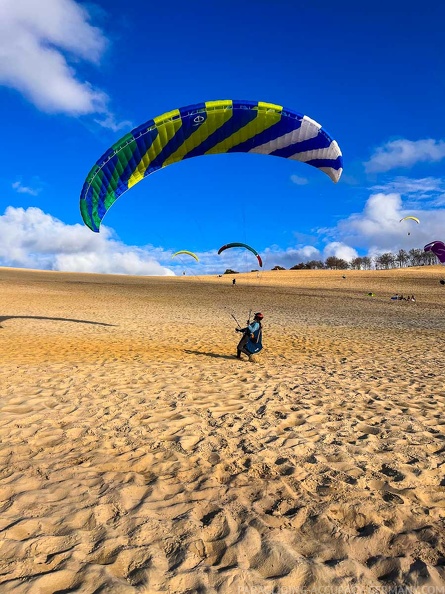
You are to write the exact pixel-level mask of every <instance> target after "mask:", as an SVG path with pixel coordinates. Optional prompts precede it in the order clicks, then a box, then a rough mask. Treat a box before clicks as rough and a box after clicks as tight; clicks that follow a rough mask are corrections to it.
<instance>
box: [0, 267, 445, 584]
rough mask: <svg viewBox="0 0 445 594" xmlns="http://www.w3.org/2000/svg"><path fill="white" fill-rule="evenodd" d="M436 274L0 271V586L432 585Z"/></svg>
mask: <svg viewBox="0 0 445 594" xmlns="http://www.w3.org/2000/svg"><path fill="white" fill-rule="evenodd" d="M442 274H443V269H441V268H440V267H425V268H417V269H409V270H402V271H399V270H396V271H384V272H381V271H371V272H360V271H357V272H352V271H348V272H346V273H345V275H346V278H345V279H343V278H342V275H343V273H342V272H336V271H319V272H317V271H295V272H292V271H277V272H268V273H263V274H262V275H260V277H258V278H257V276H256V275H255V274H250V275H239V276H238V277H237V279H238V284H237V286H236V287H232V286H231V284H230V281H231V279H230V278H226V277H223V278H222V279H218V278H216V277H212V278H208V279H204V278H187V277H185V278H172V277H170V278H136V277H122V276H100V275H81V274H63V273H51V272H37V271H24V270H14V269H0V299H1V301H0V303H1V311H0V357H1V366H0V409H1V417H0V418H1V423H0V592H1V593H2V594H3V593H10V592H11V593H12V592H13V593H23V592H31V593H34V592H36V593H42V594H49V593H55V592H71V591H73V592H74V591H77V592H82V593H93V592H94V593H98V592H115V593H130V592H150V593H151V592H153V593H154V592H172V593H173V592H177V593H185V592H189V593H192V592H193V593H195V592H196V593H197V592H224V593H233V592H235V593H238V592H246V593H247V592H251V593H252V594H254V593H257V592H286V593H287V592H291V591H292V592H297V591H304V589H306V590H309V591H310V590H312V591H314V592H316V591H318V592H320V591H321V588H322V587H325V588H329V590H324V591H325V592H326V591H329V592H335V591H338V592H345V591H346V588H347V587H348V586H354V585H355V586H357V587H360V588H364V587H365V586H367V587H371V586H374V587H375V588H376V592H380V591H381V592H389V591H390V588H391V587H394V586H395V585H402V584H403V585H407V586H411V587H412V588H413V591H415V588H416V587H417V588H418V591H419V592H424V591H425V587H426V586H429V587H432V586H437V587H442V586H444V585H445V520H444V518H445V466H444V460H445V458H444V453H445V432H444V424H445V418H444V404H445V374H444V372H443V356H444V343H445V334H444V330H445V315H444V314H445V287H443V286H441V285H440V284H439V283H438V280H439V279H440V278H441V275H442ZM369 291H372V292H374V293H375V294H376V296H375V297H368V296H367V293H368V292H369ZM395 291H399V292H402V293H404V294H407V293H413V292H414V293H415V295H416V297H417V299H418V302H417V304H414V303H406V302H392V301H391V300H390V299H389V297H390V295H391V294H393V293H394V292H395ZM249 309H252V310H261V311H263V313H264V315H265V319H264V342H265V349H264V350H263V352H262V353H261V354H260V355H259V356H258V357H257V362H256V363H254V364H250V363H247V362H240V361H237V360H236V359H234V358H233V354H234V352H235V346H236V342H237V340H238V338H239V335H238V334H236V333H235V332H234V327H235V323H234V321H233V320H232V318H231V317H230V313H234V314H235V316H237V317H239V319H240V321H241V322H245V319H246V314H247V312H248V311H249ZM261 588H262V589H261ZM274 588H275V589H274ZM422 588H423V589H422ZM399 591H400V590H399ZM439 591H443V590H439Z"/></svg>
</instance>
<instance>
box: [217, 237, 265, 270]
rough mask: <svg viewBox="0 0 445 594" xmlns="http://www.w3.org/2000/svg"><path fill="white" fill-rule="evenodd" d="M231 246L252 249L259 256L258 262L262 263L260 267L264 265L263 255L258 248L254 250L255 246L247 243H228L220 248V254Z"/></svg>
mask: <svg viewBox="0 0 445 594" xmlns="http://www.w3.org/2000/svg"><path fill="white" fill-rule="evenodd" d="M231 248H245V249H246V250H249V251H251V252H252V254H254V255H255V256H256V257H257V260H258V264H259V265H260V267H261V268H262V267H263V261H262V260H261V256H260V255H259V253H258V252H257V251H256V250H254V249H253V247H251V246H250V245H247V244H246V243H227V244H226V245H223V246H222V247H220V248H219V250H218V255H220V254H222V252H224V251H225V250H228V249H231Z"/></svg>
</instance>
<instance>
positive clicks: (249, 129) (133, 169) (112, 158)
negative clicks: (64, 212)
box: [80, 99, 343, 233]
mask: <svg viewBox="0 0 445 594" xmlns="http://www.w3.org/2000/svg"><path fill="white" fill-rule="evenodd" d="M219 153H258V154H263V155H273V156H276V157H283V158H285V159H292V160H295V161H302V162H303V163H307V164H308V165H312V166H313V167H316V168H317V169H320V170H321V171H323V172H324V173H326V175H328V176H329V177H330V178H331V179H332V181H334V182H337V181H338V180H339V179H340V176H341V174H342V171H343V158H342V154H341V151H340V148H339V146H338V144H337V142H336V141H335V140H334V139H333V138H331V136H329V134H328V133H327V132H326V131H325V130H324V129H323V128H322V127H321V125H320V124H317V122H315V121H314V120H313V119H311V118H310V117H308V116H305V115H301V114H299V113H297V112H295V111H292V110H290V109H286V108H284V107H282V106H281V105H275V104H273V103H264V102H262V101H236V100H231V99H228V100H223V101H207V102H205V103H199V104H197V105H190V106H188V107H182V108H180V109H174V110H173V111H169V112H167V113H164V114H163V115H160V116H158V117H156V118H153V119H152V120H149V121H148V122H146V123H145V124H142V125H141V126H139V127H138V128H135V129H134V130H133V131H132V132H130V133H129V134H126V135H125V136H124V137H123V138H121V139H120V140H119V141H118V142H116V143H115V144H114V145H113V146H112V147H111V148H110V149H109V150H108V151H107V152H106V153H105V154H104V155H102V157H101V158H100V159H99V160H98V161H97V163H96V165H94V167H93V168H92V169H91V171H90V173H89V174H88V176H87V178H86V180H85V183H84V185H83V188H82V192H81V196H80V211H81V214H82V218H83V220H84V223H85V224H86V225H87V226H88V227H89V228H90V229H91V230H92V231H95V232H96V233H97V232H99V228H100V225H101V222H102V219H103V218H104V216H105V214H106V213H107V212H108V210H109V208H110V207H111V206H112V205H113V204H114V202H115V201H116V200H117V198H119V196H121V195H122V194H123V193H124V192H126V191H127V190H129V189H130V188H132V187H133V186H134V185H135V184H137V183H138V182H139V181H141V180H142V179H143V178H144V177H147V176H148V175H150V174H151V173H154V172H155V171H157V170H158V169H161V168H162V167H166V166H167V165H170V164H172V163H176V162H178V161H182V160H183V159H189V158H191V157H198V156H200V155H212V154H219Z"/></svg>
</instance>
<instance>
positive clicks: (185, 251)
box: [172, 250, 199, 262]
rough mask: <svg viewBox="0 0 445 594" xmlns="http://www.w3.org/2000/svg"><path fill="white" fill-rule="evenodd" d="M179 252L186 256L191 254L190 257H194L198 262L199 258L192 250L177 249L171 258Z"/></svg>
mask: <svg viewBox="0 0 445 594" xmlns="http://www.w3.org/2000/svg"><path fill="white" fill-rule="evenodd" d="M180 254H186V255H187V256H191V257H192V258H195V260H196V261H197V262H199V258H198V256H197V255H196V254H194V253H193V252H189V251H187V250H179V252H175V253H174V254H173V256H172V258H174V257H175V256H179V255H180Z"/></svg>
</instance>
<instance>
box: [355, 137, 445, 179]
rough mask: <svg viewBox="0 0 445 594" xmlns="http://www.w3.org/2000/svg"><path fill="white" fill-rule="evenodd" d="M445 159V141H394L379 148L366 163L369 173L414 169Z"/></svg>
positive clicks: (431, 139)
mask: <svg viewBox="0 0 445 594" xmlns="http://www.w3.org/2000/svg"><path fill="white" fill-rule="evenodd" d="M444 158H445V141H444V140H434V139H433V138H427V139H424V140H406V139H400V140H392V141H390V142H387V143H386V144H384V145H383V146H381V147H378V148H377V149H376V150H375V151H374V154H373V155H371V158H370V159H369V161H366V162H365V163H364V165H365V169H366V171H367V172H369V173H377V172H383V171H390V170H391V169H396V168H398V167H412V166H413V165H415V164H416V163H420V162H437V161H441V160H442V159H444Z"/></svg>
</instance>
